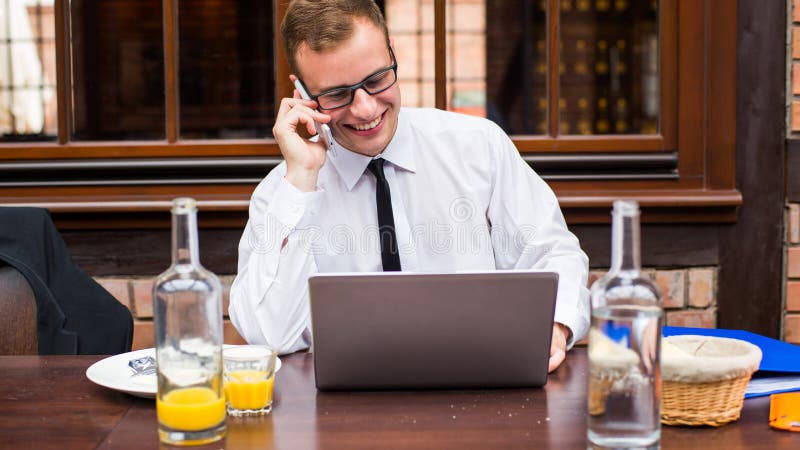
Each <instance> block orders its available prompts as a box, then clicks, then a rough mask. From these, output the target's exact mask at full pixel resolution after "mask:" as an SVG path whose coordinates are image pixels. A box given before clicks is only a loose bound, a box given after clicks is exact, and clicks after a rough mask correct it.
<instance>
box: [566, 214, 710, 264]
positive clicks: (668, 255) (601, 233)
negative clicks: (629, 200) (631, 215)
mask: <svg viewBox="0 0 800 450" xmlns="http://www.w3.org/2000/svg"><path fill="white" fill-rule="evenodd" d="M570 230H572V232H573V233H575V235H576V236H578V239H579V240H580V242H581V248H583V251H585V252H586V254H587V255H588V256H589V266H590V267H591V268H592V269H608V267H609V266H610V264H611V227H610V226H597V225H576V226H572V227H570ZM641 233H642V234H641V239H642V240H641V244H642V266H644V267H693V266H716V265H717V264H718V263H719V239H718V235H719V226H717V225H696V226H692V225H673V226H670V225H646V224H645V225H642V232H641Z"/></svg>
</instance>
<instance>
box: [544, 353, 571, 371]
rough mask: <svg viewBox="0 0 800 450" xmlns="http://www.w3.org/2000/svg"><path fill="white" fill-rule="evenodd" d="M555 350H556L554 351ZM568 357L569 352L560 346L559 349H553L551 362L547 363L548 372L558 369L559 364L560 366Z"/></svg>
mask: <svg viewBox="0 0 800 450" xmlns="http://www.w3.org/2000/svg"><path fill="white" fill-rule="evenodd" d="M553 350H555V351H553ZM566 357H567V354H566V353H565V352H564V350H561V349H560V348H559V349H551V353H550V362H549V364H548V365H547V372H548V373H550V372H552V371H554V370H556V369H558V366H560V365H561V363H563V362H564V359H565V358H566Z"/></svg>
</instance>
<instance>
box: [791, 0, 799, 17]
mask: <svg viewBox="0 0 800 450" xmlns="http://www.w3.org/2000/svg"><path fill="white" fill-rule="evenodd" d="M792 21H794V22H800V0H793V1H792Z"/></svg>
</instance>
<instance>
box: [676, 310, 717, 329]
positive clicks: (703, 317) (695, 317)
mask: <svg viewBox="0 0 800 450" xmlns="http://www.w3.org/2000/svg"><path fill="white" fill-rule="evenodd" d="M716 323H717V310H716V308H709V309H693V310H684V311H669V312H667V325H669V326H673V327H693V328H715V327H716Z"/></svg>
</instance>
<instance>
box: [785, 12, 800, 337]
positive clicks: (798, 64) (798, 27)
mask: <svg viewBox="0 0 800 450" xmlns="http://www.w3.org/2000/svg"><path fill="white" fill-rule="evenodd" d="M787 1H788V2H789V5H790V6H791V8H792V11H791V16H790V17H791V21H792V23H791V24H790V25H789V32H790V33H789V37H790V39H789V42H788V45H789V48H788V49H787V55H788V56H787V58H788V59H789V61H788V65H789V68H790V70H791V77H790V87H789V93H788V95H787V96H786V98H787V101H788V102H790V105H789V107H790V110H789V118H788V124H789V133H787V134H788V135H790V136H791V135H795V137H796V133H798V132H800V0H787ZM786 176H787V177H788V178H789V179H792V178H793V177H800V174H798V173H792V172H791V171H790V172H788V173H787V174H786ZM785 248H786V254H785V256H786V259H785V261H786V282H785V283H786V284H785V286H784V293H785V298H786V302H785V310H784V317H783V338H784V340H786V341H788V342H792V343H796V344H800V204H797V203H790V204H788V205H787V214H786V234H785Z"/></svg>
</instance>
